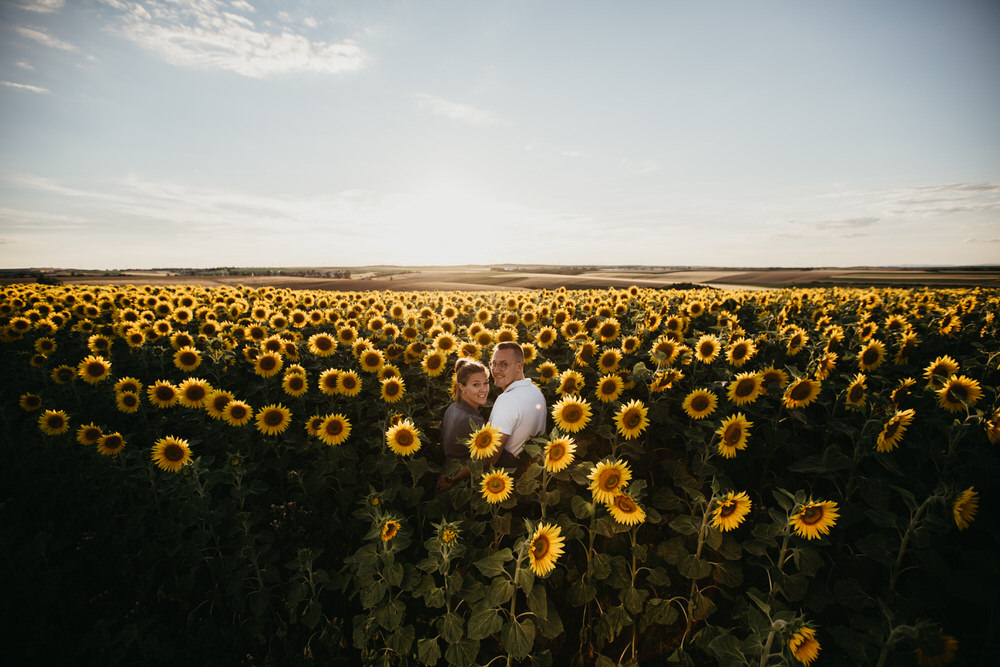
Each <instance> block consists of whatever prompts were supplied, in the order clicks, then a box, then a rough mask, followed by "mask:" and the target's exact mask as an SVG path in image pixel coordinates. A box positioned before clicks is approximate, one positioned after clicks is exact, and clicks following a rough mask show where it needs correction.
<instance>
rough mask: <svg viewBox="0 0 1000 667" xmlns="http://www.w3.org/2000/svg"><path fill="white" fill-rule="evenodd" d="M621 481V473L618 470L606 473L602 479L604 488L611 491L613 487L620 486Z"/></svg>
mask: <svg viewBox="0 0 1000 667" xmlns="http://www.w3.org/2000/svg"><path fill="white" fill-rule="evenodd" d="M620 481H621V475H619V474H618V473H617V472H614V471H612V472H608V473H604V478H603V479H602V480H601V486H602V487H603V488H604V489H606V490H608V491H611V490H613V489H617V488H618V483H619V482H620Z"/></svg>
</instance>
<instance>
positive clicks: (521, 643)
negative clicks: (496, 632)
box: [500, 618, 535, 659]
mask: <svg viewBox="0 0 1000 667" xmlns="http://www.w3.org/2000/svg"><path fill="white" fill-rule="evenodd" d="M500 640H501V641H502V642H503V645H504V648H506V649H507V653H508V654H510V656H511V657H512V658H516V659H521V658H526V657H528V654H530V653H531V648H532V647H533V646H534V644H535V623H534V622H533V621H532V620H531V619H530V618H526V619H524V620H523V621H518V620H517V619H512V620H511V621H509V622H508V623H507V624H506V625H504V626H503V629H502V630H501V631H500Z"/></svg>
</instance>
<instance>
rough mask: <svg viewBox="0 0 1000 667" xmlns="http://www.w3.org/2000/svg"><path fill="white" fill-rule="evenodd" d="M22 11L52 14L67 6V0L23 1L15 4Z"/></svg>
mask: <svg viewBox="0 0 1000 667" xmlns="http://www.w3.org/2000/svg"><path fill="white" fill-rule="evenodd" d="M15 5H16V6H18V7H20V8H21V9H27V10H28V11H29V12H35V13H37V14H51V13H53V12H55V11H58V10H60V9H62V8H63V7H65V6H66V0H21V1H20V2H17V3H15Z"/></svg>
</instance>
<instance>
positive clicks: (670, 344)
mask: <svg viewBox="0 0 1000 667" xmlns="http://www.w3.org/2000/svg"><path fill="white" fill-rule="evenodd" d="M682 348H683V346H682V345H681V344H679V343H678V342H677V341H675V340H673V339H672V338H669V337H667V336H661V337H660V338H659V339H657V341H656V342H655V343H653V348H652V349H651V350H650V351H649V357H650V359H652V360H653V361H654V362H656V364H657V365H658V366H669V365H670V364H672V363H673V362H674V360H675V359H677V357H678V356H680V353H681V350H682Z"/></svg>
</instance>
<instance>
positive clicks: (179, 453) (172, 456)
mask: <svg viewBox="0 0 1000 667" xmlns="http://www.w3.org/2000/svg"><path fill="white" fill-rule="evenodd" d="M163 458H165V459H166V460H168V461H170V462H171V463H177V462H178V461H183V460H184V448H183V447H181V446H180V445H178V444H176V443H170V444H169V445H167V446H166V447H164V448H163Z"/></svg>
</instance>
